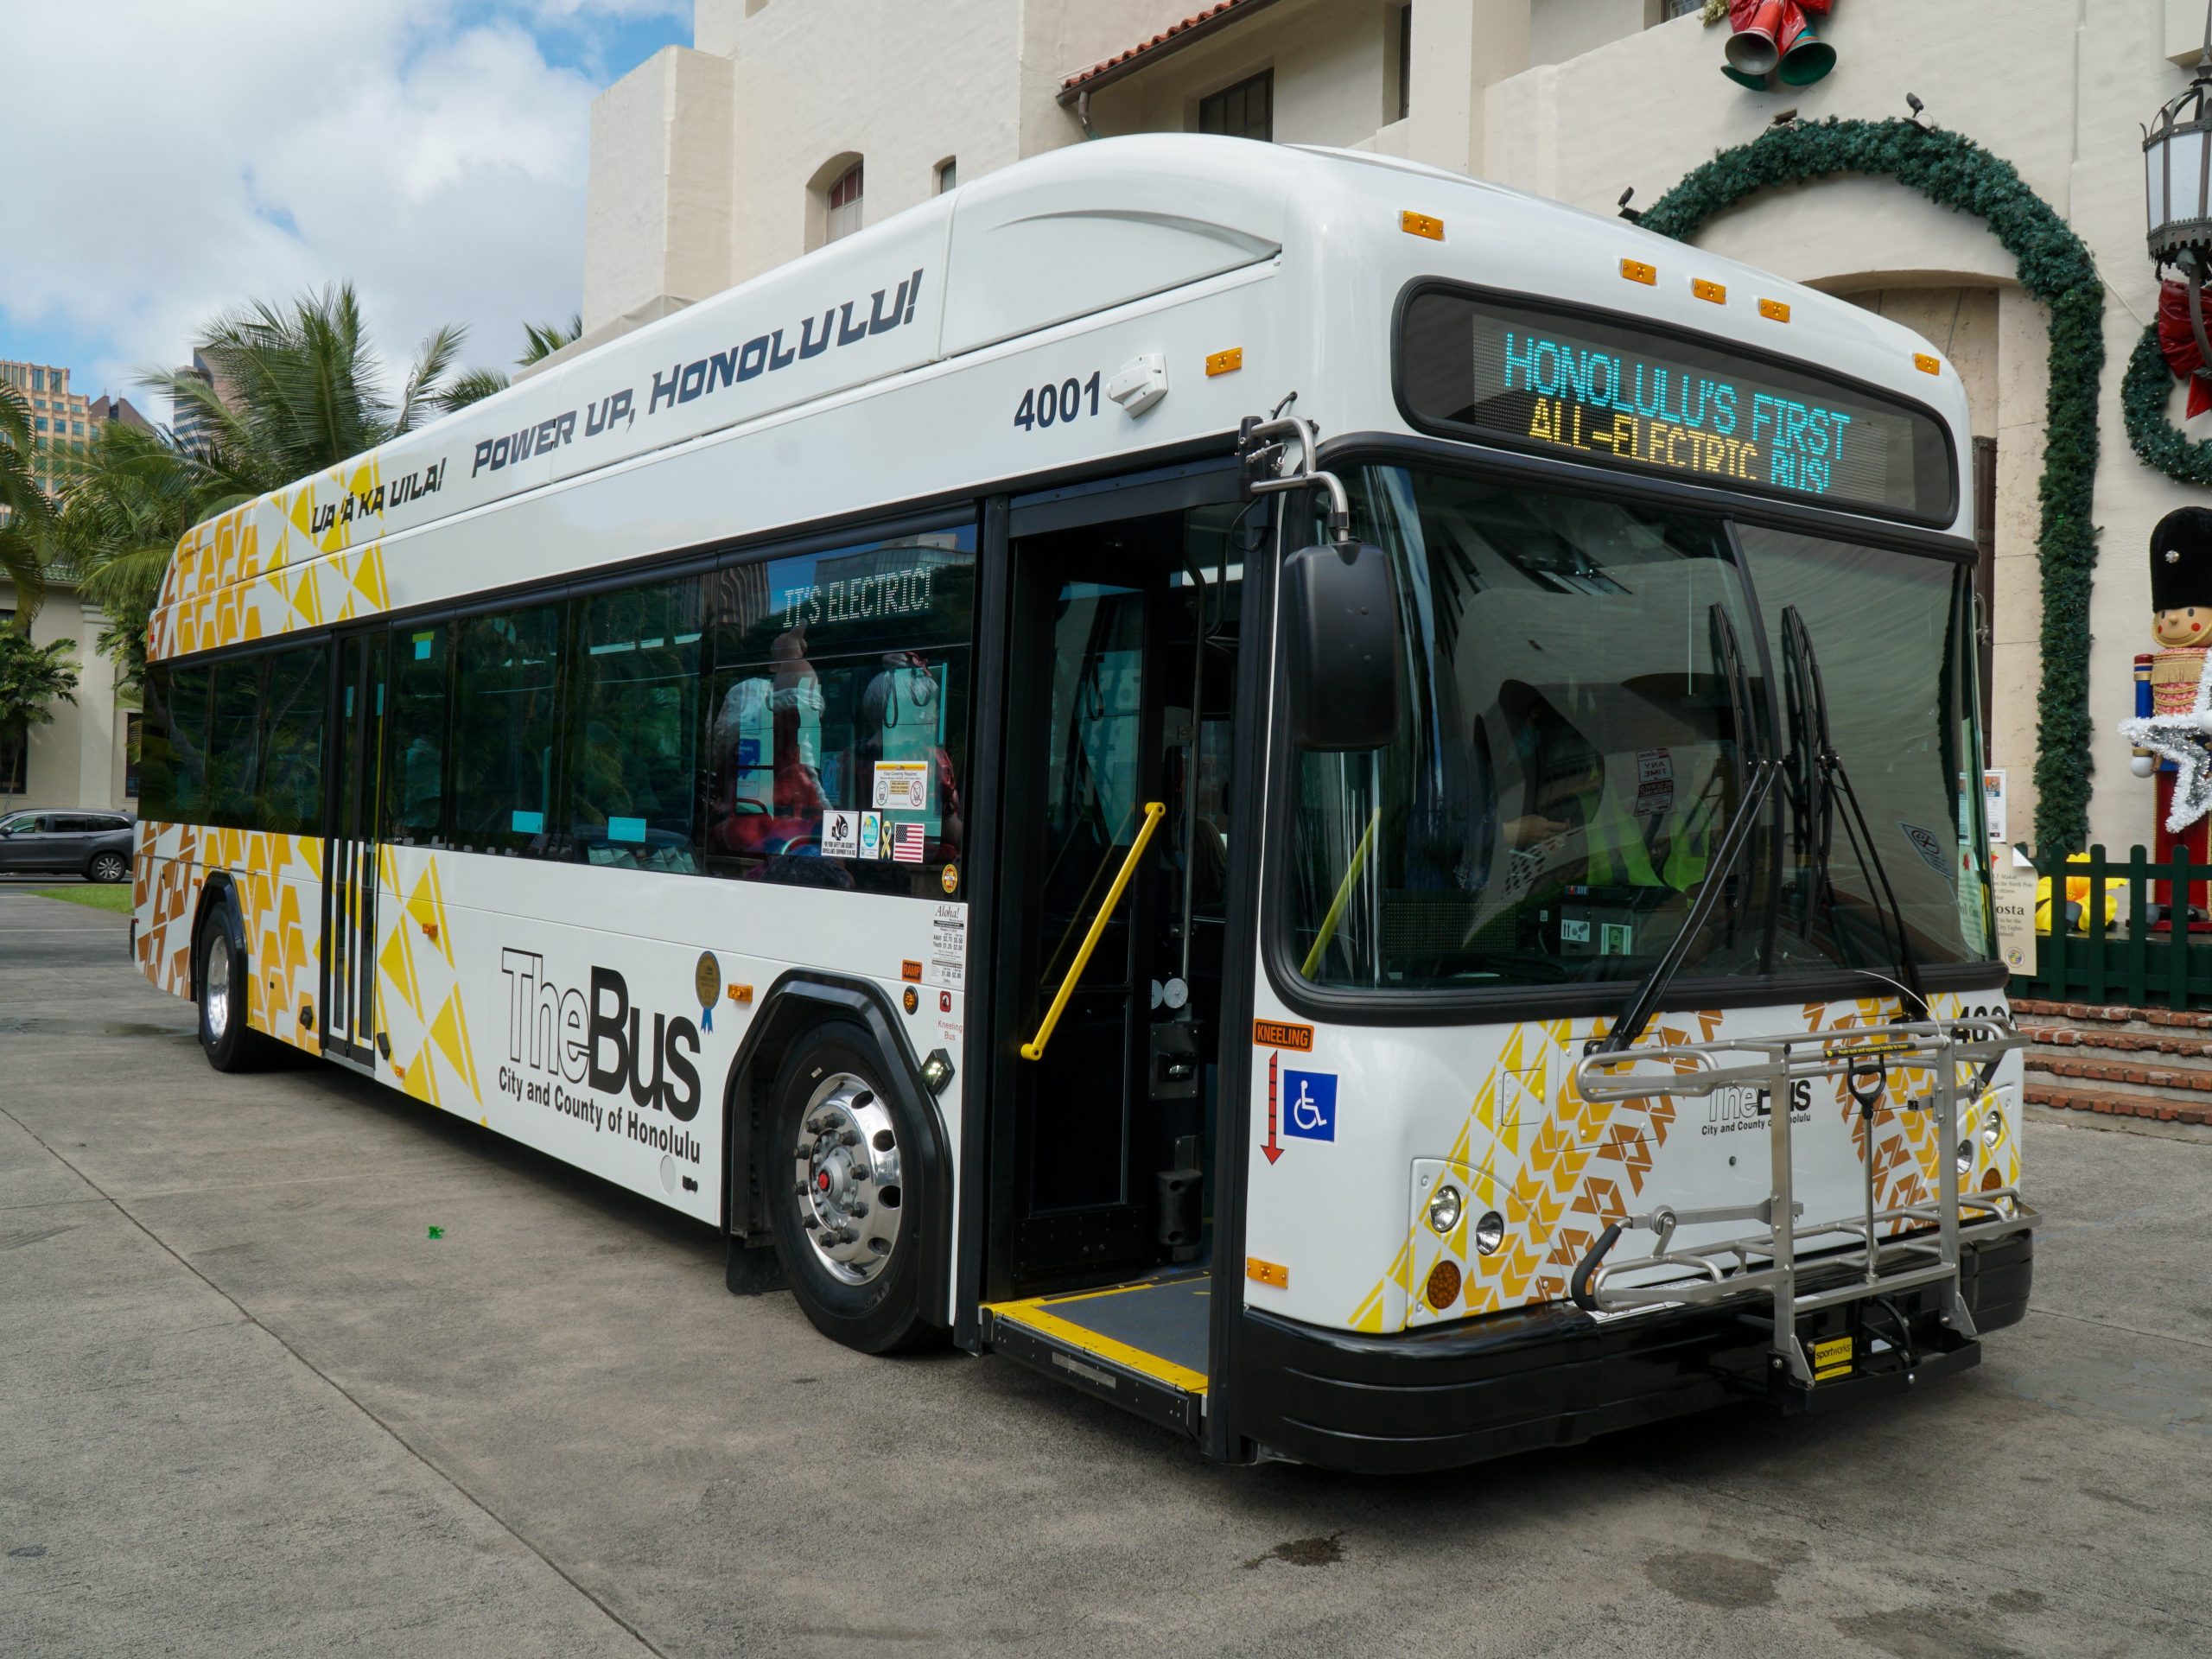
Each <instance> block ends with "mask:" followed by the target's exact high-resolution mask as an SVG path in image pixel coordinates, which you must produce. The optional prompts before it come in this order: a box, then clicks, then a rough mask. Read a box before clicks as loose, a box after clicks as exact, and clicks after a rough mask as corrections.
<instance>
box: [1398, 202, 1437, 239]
mask: <svg viewBox="0 0 2212 1659" xmlns="http://www.w3.org/2000/svg"><path fill="white" fill-rule="evenodd" d="M1398 228H1399V229H1400V230H1402V231H1403V232H1405V233H1406V234H1407V235H1408V236H1425V237H1427V238H1428V239H1429V240H1430V241H1432V242H1441V241H1442V240H1443V239H1444V221H1443V220H1442V219H1437V218H1434V217H1433V216H1432V215H1430V214H1427V213H1415V212H1414V210H1413V209H1412V208H1410V207H1408V208H1407V209H1406V210H1405V212H1403V213H1400V214H1399V215H1398Z"/></svg>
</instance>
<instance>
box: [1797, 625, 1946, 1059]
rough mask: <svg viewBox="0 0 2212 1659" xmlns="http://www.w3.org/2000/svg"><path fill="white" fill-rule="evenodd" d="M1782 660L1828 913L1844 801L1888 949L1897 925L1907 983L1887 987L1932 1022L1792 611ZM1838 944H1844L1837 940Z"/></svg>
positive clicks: (1814, 661) (1833, 902)
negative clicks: (1876, 891) (1807, 761)
mask: <svg viewBox="0 0 2212 1659" xmlns="http://www.w3.org/2000/svg"><path fill="white" fill-rule="evenodd" d="M1782 658H1783V672H1784V673H1785V674H1786V675H1787V676H1788V677H1789V705H1790V713H1791V715H1792V716H1793V719H1792V725H1793V726H1794V727H1796V728H1797V730H1796V731H1793V733H1792V735H1793V736H1798V735H1800V734H1802V740H1803V743H1804V746H1805V747H1808V748H1809V749H1810V750H1811V752H1812V763H1813V764H1812V766H1810V767H1808V769H1807V770H1806V773H1805V776H1804V779H1803V782H1804V786H1805V790H1806V792H1807V794H1808V797H1809V799H1808V801H1807V803H1806V804H1807V807H1808V817H1809V820H1810V821H1809V823H1807V824H1806V825H1805V826H1804V828H1805V830H1806V833H1807V839H1808V841H1809V842H1810V843H1811V845H1812V848H1813V850H1814V858H1815V868H1817V870H1818V871H1819V874H1820V891H1821V894H1822V896H1823V897H1824V898H1825V899H1827V904H1828V906H1829V908H1830V910H1831V912H1833V911H1834V909H1836V908H1837V907H1838V901H1839V900H1840V898H1841V897H1842V895H1841V894H1840V893H1839V892H1838V891H1837V888H1836V885H1835V877H1834V873H1833V870H1832V868H1831V867H1832V864H1833V859H1832V852H1833V849H1834V824H1835V820H1836V817H1837V816H1838V815H1837V813H1836V810H1835V803H1836V801H1837V800H1838V799H1839V798H1840V800H1841V801H1842V802H1843V804H1844V805H1845V807H1847V809H1848V812H1847V814H1846V815H1844V816H1843V834H1844V838H1845V839H1846V840H1847V841H1848V842H1850V843H1851V850H1852V855H1853V856H1854V857H1855V858H1856V859H1857V860H1858V861H1859V874H1860V875H1862V876H1863V877H1865V878H1866V883H1867V885H1868V887H1879V888H1880V889H1881V894H1882V900H1883V902H1882V903H1881V904H1879V905H1874V906H1872V909H1873V911H1874V917H1875V922H1876V925H1878V927H1879V928H1880V929H1881V933H1882V946H1883V949H1884V950H1887V949H1888V948H1889V944H1890V925H1891V923H1892V922H1894V923H1896V925H1897V969H1898V971H1899V972H1900V973H1902V974H1903V975H1904V982H1903V983H1902V984H1898V982H1897V981H1895V980H1891V981H1890V983H1891V984H1893V985H1897V988H1898V989H1900V990H1902V991H1903V992H1904V994H1905V1000H1906V1001H1907V1002H1908V1003H1909V1005H1910V1010H1911V1013H1912V1016H1913V1018H1915V1019H1916V1020H1926V1019H1929V1017H1930V1015H1929V1008H1928V993H1927V991H1926V989H1925V988H1923V985H1922V983H1921V978H1920V958H1919V957H1917V956H1916V955H1915V954H1914V951H1913V948H1912V934H1911V931H1910V929H1908V928H1907V927H1906V925H1905V919H1904V906H1902V905H1900V904H1898V903H1897V892H1896V890H1895V889H1894V888H1892V887H1891V886H1890V873H1889V870H1888V868H1886V867H1885V865H1884V864H1883V862H1882V854H1881V849H1879V848H1878V847H1877V846H1876V845H1875V843H1874V832H1873V830H1872V829H1870V828H1869V827H1868V825H1867V823H1866V813H1865V811H1864V810H1861V809H1860V807H1859V791H1856V790H1854V789H1853V788H1852V786H1851V773H1850V772H1849V771H1848V770H1847V769H1846V767H1845V766H1844V764H1843V757H1842V756H1841V755H1840V754H1838V753H1836V752H1835V744H1834V741H1833V740H1832V739H1831V737H1830V735H1829V731H1828V700H1827V686H1826V685H1825V684H1824V683H1823V682H1822V681H1821V664H1820V659H1819V658H1816V657H1815V656H1814V654H1813V635H1812V631H1811V630H1810V629H1808V627H1807V626H1805V619H1804V618H1803V617H1802V616H1801V615H1800V614H1799V613H1798V611H1797V607H1796V606H1795V605H1791V606H1789V607H1785V608H1784V609H1783V613H1782ZM1838 943H1839V944H1840V943H1841V939H1840V936H1839V938H1838ZM1842 965H1843V966H1845V967H1847V968H1849V969H1853V971H1854V972H1857V973H1864V974H1871V975H1872V976H1873V977H1875V978H1877V979H1879V978H1883V977H1884V976H1882V975H1879V974H1874V973H1873V970H1872V969H1867V968H1860V967H1858V966H1857V965H1856V964H1854V963H1844V964H1842Z"/></svg>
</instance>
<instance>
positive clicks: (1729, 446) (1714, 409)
mask: <svg viewBox="0 0 2212 1659" xmlns="http://www.w3.org/2000/svg"><path fill="white" fill-rule="evenodd" d="M1399 354H1400V362H1401V364H1402V385H1403V388H1404V391H1405V397H1406V403H1407V406H1408V409H1409V410H1410V411H1411V412H1412V414H1413V416H1414V419H1415V421H1416V422H1417V423H1420V424H1422V425H1426V426H1431V427H1438V428H1446V429H1462V430H1469V431H1471V432H1474V433H1478V434H1480V435H1483V436H1485V437H1497V438H1503V439H1506V440H1508V441H1510V442H1514V443H1516V444H1517V445H1520V446H1522V447H1529V446H1533V447H1535V448H1540V449H1549V450H1571V451H1573V452H1574V453H1575V454H1577V455H1578V456H1579V457H1580V458H1583V459H1586V460H1592V461H1599V462H1601V463H1606V462H1619V463H1623V464H1626V465H1629V466H1632V467H1643V468H1648V469H1652V470H1656V471H1658V472H1662V473H1668V474H1676V475H1680V476H1682V477H1686V478H1694V479H1695V480H1697V481H1698V482H1700V483H1704V484H1710V485H1716V486H1721V487H1724V488H1737V489H1742V488H1751V489H1756V490H1758V491H1761V492H1763V493H1778V494H1783V495H1787V496H1793V497H1796V498H1799V499H1807V498H1810V499H1817V500H1821V501H1824V502H1827V503H1829V504H1831V505H1837V506H1852V507H1872V508H1875V509H1878V510H1883V511H1887V512H1902V513H1905V514H1908V515H1910V516H1911V517H1914V518H1925V519H1929V520H1934V521H1941V520H1943V519H1947V518H1949V517H1950V514H1951V507H1952V493H1951V464H1950V453H1949V447H1948V444H1947V443H1946V442H1944V435H1943V429H1942V426H1941V425H1940V424H1939V423H1936V421H1935V420H1934V419H1932V418H1931V417H1929V416H1926V415H1923V414H1919V413H1917V412H1916V411H1914V410H1910V409H1909V408H1907V407H1906V406H1904V405H1903V404H1893V403H1891V402H1889V401H1888V400H1886V399H1883V398H1878V397H1870V396H1869V395H1867V394H1866V393H1865V392H1862V391H1858V390H1857V389H1855V388H1845V387H1841V386H1838V385H1835V384H1834V382H1832V381H1829V380H1827V379H1825V378H1822V377H1820V376H1816V375H1814V374H1810V373H1807V372H1802V371H1798V370H1793V369H1784V368H1779V367H1777V366H1774V365H1770V364H1766V363H1764V362H1756V361H1753V360H1751V359H1746V358H1744V357H1741V356H1738V355H1736V354H1734V353H1729V352H1726V351H1723V350H1721V349H1719V348H1717V347H1712V346H1701V345H1698V344H1694V343H1692V342H1689V341H1687V340H1678V339H1675V338H1674V337H1673V336H1662V335H1656V334H1645V333H1642V332H1639V331H1637V330H1635V329H1632V328H1629V327H1621V326H1618V325H1615V324H1611V323H1607V322H1600V321H1592V320H1590V319H1587V318H1583V317H1573V318H1568V317H1562V316H1555V315H1552V314H1550V313H1548V312H1543V311H1537V310H1534V309H1523V308H1518V307H1510V306H1503V305H1498V304H1495V303H1492V302H1488V301H1483V300H1477V299H1474V298H1472V297H1471V296H1466V295H1462V294H1456V293H1447V292H1443V291H1431V292H1427V293H1422V294H1419V295H1416V296H1414V299H1413V300H1412V302H1410V303H1409V304H1408V306H1407V307H1406V310H1405V317H1404V321H1403V323H1402V334H1401V337H1400V340H1399Z"/></svg>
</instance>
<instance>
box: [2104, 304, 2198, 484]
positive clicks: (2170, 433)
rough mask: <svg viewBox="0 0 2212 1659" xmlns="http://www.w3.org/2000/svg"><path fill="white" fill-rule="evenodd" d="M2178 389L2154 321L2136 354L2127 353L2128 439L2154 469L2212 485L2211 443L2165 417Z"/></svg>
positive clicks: (2123, 403) (2123, 401) (2123, 395)
mask: <svg viewBox="0 0 2212 1659" xmlns="http://www.w3.org/2000/svg"><path fill="white" fill-rule="evenodd" d="M2173 389H2174V377H2173V371H2172V370H2171V369H2169V368H2168V367H2167V366H2166V356H2165V353H2164V352H2161V351H2160V350H2159V349H2158V324H2157V323H2155V322H2154V323H2152V325H2151V326H2150V327H2148V328H2145V330H2144V331H2143V339H2142V341H2141V343H2140V344H2139V345H2138V346H2136V348H2135V355H2134V356H2133V357H2131V358H2129V359H2127V377H2126V379H2124V380H2122V381H2121V382H2120V412H2121V414H2123V415H2124V416H2126V420H2127V441H2128V442H2129V443H2131V444H2133V446H2134V448H2135V454H2136V456H2137V458H2138V459H2139V460H2140V461H2142V463H2143V464H2144V465H2145V467H2149V468H2150V469H2151V470H2152V472H2154V473H2164V474H2165V475H2166V476H2167V477H2168V478H2171V479H2173V480H2177V482H2179V483H2183V484H2196V485H2199V486H2212V443H2196V442H2191V441H2190V439H2188V438H2185V437H2183V436H2182V435H2181V434H2180V433H2179V432H2177V431H2176V430H2175V429H2174V425H2173V423H2172V422H2171V421H2169V420H2168V419H2167V418H2166V399H2167V398H2168V397H2171V395H2172V393H2173Z"/></svg>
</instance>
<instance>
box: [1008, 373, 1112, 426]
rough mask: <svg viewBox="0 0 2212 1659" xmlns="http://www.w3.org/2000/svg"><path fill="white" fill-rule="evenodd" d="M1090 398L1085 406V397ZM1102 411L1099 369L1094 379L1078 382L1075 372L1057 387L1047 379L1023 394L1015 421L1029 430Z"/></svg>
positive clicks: (1091, 376) (1015, 414)
mask: <svg viewBox="0 0 2212 1659" xmlns="http://www.w3.org/2000/svg"><path fill="white" fill-rule="evenodd" d="M1086 398H1088V399H1089V400H1090V402H1089V404H1088V406H1087V407H1086V406H1085V403H1084V400H1085V399H1086ZM1097 412H1098V371H1097V370H1096V369H1093V370H1092V371H1091V372H1090V379H1088V380H1083V381H1078V380H1077V378H1075V377H1074V376H1073V375H1070V376H1069V377H1068V378H1066V379H1065V380H1063V381H1061V382H1060V384H1059V385H1057V386H1056V385H1053V384H1052V382H1051V381H1049V380H1047V381H1046V383H1045V384H1044V385H1041V386H1032V387H1031V388H1030V389H1029V390H1028V391H1025V392H1023V393H1022V394H1021V407H1020V408H1019V409H1017V410H1014V424H1015V425H1016V426H1018V427H1020V429H1022V430H1023V431H1025V432H1034V431H1035V430H1036V429H1038V428H1039V427H1043V426H1051V425H1052V423H1054V422H1056V421H1071V420H1073V419H1075V418H1076V416H1078V415H1096V413H1097Z"/></svg>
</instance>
